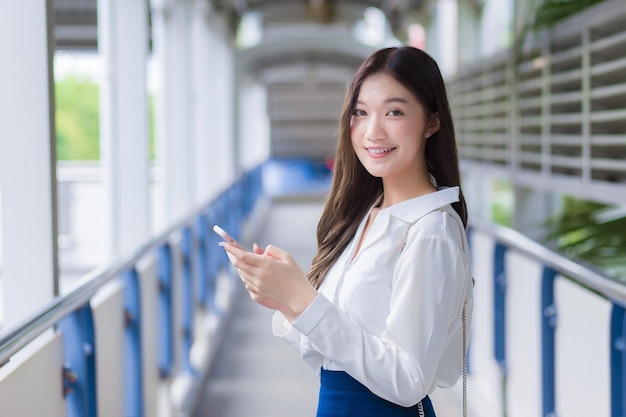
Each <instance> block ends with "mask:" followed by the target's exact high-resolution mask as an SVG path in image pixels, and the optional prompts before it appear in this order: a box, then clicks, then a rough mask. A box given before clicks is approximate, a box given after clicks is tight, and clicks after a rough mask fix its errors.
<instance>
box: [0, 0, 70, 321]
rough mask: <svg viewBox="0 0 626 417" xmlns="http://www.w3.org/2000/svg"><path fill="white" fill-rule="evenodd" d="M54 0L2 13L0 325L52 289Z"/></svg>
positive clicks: (15, 5)
mask: <svg viewBox="0 0 626 417" xmlns="http://www.w3.org/2000/svg"><path fill="white" fill-rule="evenodd" d="M52 14H53V8H52V0H47V1H37V2H30V1H18V2H11V3H10V5H9V4H4V5H3V7H2V13H0V56H2V59H3V62H5V65H0V91H1V92H2V93H1V94H0V187H1V188H2V210H1V211H2V219H1V224H0V229H1V230H2V241H3V245H2V246H3V253H2V260H3V265H2V277H1V279H2V281H3V287H4V297H3V300H2V303H0V304H4V320H3V321H4V322H3V328H6V327H9V326H12V325H14V324H16V323H18V322H20V321H22V320H24V319H26V318H27V317H28V316H29V315H31V314H32V313H34V312H35V311H36V310H38V309H40V308H41V307H43V305H44V304H46V303H47V302H48V301H50V300H51V299H52V297H53V296H54V295H55V294H57V293H58V288H59V284H58V259H57V257H58V253H57V244H56V239H57V216H56V214H57V213H56V174H55V171H56V153H55V147H56V140H55V132H54V81H53V76H52V57H53V54H54V49H53V38H52V27H51V22H52Z"/></svg>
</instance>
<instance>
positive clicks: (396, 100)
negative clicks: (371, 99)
mask: <svg viewBox="0 0 626 417" xmlns="http://www.w3.org/2000/svg"><path fill="white" fill-rule="evenodd" d="M356 102H357V104H365V103H364V102H363V101H362V100H357V101H356ZM384 103H385V104H389V103H404V104H408V103H409V101H408V100H407V99H405V98H401V97H391V98H388V99H387V100H385V101H384Z"/></svg>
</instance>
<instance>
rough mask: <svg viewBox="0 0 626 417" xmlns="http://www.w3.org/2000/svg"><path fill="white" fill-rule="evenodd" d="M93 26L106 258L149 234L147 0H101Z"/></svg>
mask: <svg viewBox="0 0 626 417" xmlns="http://www.w3.org/2000/svg"><path fill="white" fill-rule="evenodd" d="M98 31H99V32H98V46H99V52H100V55H101V56H102V61H103V64H104V69H105V70H104V77H103V80H102V84H101V89H100V98H101V106H100V121H101V122H100V148H101V153H100V155H101V158H100V161H101V166H102V169H103V180H104V186H105V190H106V193H105V194H106V196H107V198H106V199H105V201H106V202H107V204H108V209H109V210H108V216H107V219H108V225H107V226H108V227H106V228H105V230H107V231H108V232H109V236H108V245H107V252H108V253H107V254H105V259H106V260H107V261H109V260H111V259H112V258H115V257H118V256H120V255H123V254H127V253H129V252H130V251H132V250H135V249H137V248H138V247H139V246H140V245H141V244H142V243H144V242H145V241H147V240H148V238H149V236H150V204H149V194H150V191H149V169H150V167H149V146H148V142H149V139H148V138H149V126H148V100H147V92H146V91H147V83H146V67H147V58H148V4H147V2H146V1H145V0H100V1H99V2H98Z"/></svg>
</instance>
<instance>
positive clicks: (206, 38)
mask: <svg viewBox="0 0 626 417" xmlns="http://www.w3.org/2000/svg"><path fill="white" fill-rule="evenodd" d="M211 12H212V11H211V9H210V5H209V2H207V1H206V0H196V1H195V7H194V13H193V18H192V19H193V21H192V34H191V45H192V50H193V54H192V56H191V61H192V78H191V79H192V88H191V94H192V101H191V103H192V114H193V132H192V133H193V143H194V149H195V152H194V158H195V159H194V166H195V173H194V175H195V181H194V183H195V190H194V191H195V192H194V197H195V201H196V203H198V204H202V203H204V202H206V201H207V200H208V199H209V198H210V197H212V196H213V195H214V194H215V193H216V192H217V189H218V187H217V183H216V181H215V177H216V176H218V175H219V172H218V171H217V169H216V167H217V166H218V163H217V161H216V160H215V154H214V149H215V146H216V145H217V141H216V140H215V139H216V137H215V136H216V135H215V125H214V123H213V122H214V121H213V119H212V116H213V114H214V112H215V111H217V109H218V108H219V107H220V103H218V102H216V101H215V100H213V99H212V95H213V94H212V90H211V89H212V85H217V83H218V82H219V81H220V80H217V79H216V78H217V77H216V74H217V71H216V70H215V66H216V60H215V57H214V52H215V51H214V49H215V48H214V46H215V44H214V42H212V34H211V27H210V21H209V18H210V15H211Z"/></svg>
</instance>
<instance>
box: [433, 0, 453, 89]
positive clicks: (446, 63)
mask: <svg viewBox="0 0 626 417" xmlns="http://www.w3.org/2000/svg"><path fill="white" fill-rule="evenodd" d="M436 7H437V15H436V30H437V46H438V49H437V53H436V55H435V56H436V59H437V62H438V64H439V68H440V70H441V73H442V75H443V76H444V77H446V76H448V75H451V74H454V73H455V72H456V71H457V68H458V65H459V44H458V43H459V36H458V31H459V23H458V21H459V19H458V14H459V13H458V4H457V0H439V2H438V3H437V6H436Z"/></svg>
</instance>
